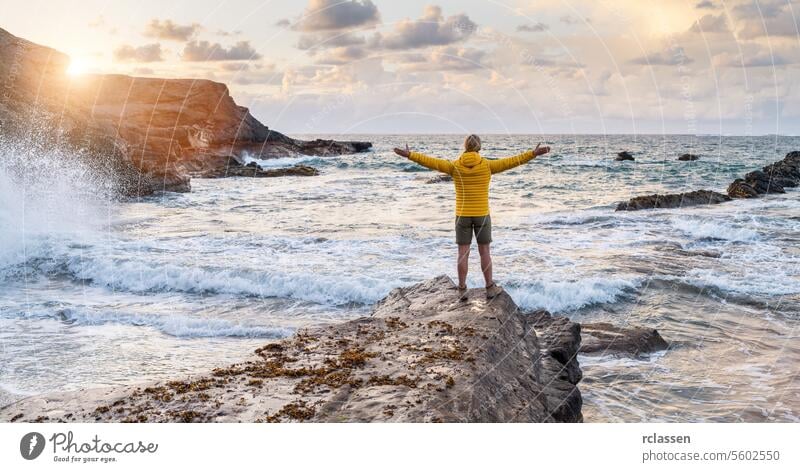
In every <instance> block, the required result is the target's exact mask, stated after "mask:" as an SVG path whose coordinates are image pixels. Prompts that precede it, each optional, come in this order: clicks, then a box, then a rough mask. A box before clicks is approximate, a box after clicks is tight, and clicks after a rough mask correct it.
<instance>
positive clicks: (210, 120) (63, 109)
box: [0, 29, 372, 196]
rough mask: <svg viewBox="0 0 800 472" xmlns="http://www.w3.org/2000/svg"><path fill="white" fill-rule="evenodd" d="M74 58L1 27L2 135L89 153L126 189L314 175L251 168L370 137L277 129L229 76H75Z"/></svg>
mask: <svg viewBox="0 0 800 472" xmlns="http://www.w3.org/2000/svg"><path fill="white" fill-rule="evenodd" d="M69 62H70V59H69V57H68V56H66V55H65V54H62V53H60V52H58V51H56V50H54V49H51V48H48V47H44V46H40V45H38V44H34V43H32V42H30V41H27V40H25V39H22V38H18V37H16V36H14V35H12V34H11V33H9V32H7V31H5V30H3V29H0V88H2V90H3V93H2V94H0V138H2V139H5V140H15V141H21V142H23V143H26V146H31V143H35V144H36V145H37V146H39V147H47V146H51V147H53V148H57V149H62V150H67V149H68V150H72V151H73V154H74V155H75V156H76V157H78V158H84V159H92V160H93V166H92V167H93V168H94V169H96V171H97V172H105V173H106V174H107V177H108V178H109V179H114V180H115V181H116V182H117V183H118V189H119V192H120V193H121V194H123V195H127V196H143V195H149V194H152V193H153V192H156V191H176V192H187V191H190V189H191V185H190V179H191V177H192V176H195V177H197V176H200V177H205V178H216V177H229V176H252V177H275V176H284V175H300V176H309V175H316V173H317V172H316V170H314V171H313V172H311V171H309V170H308V169H306V168H304V169H291V168H290V169H286V170H282V169H277V170H264V169H261V168H260V167H258V165H257V164H252V165H251V166H250V167H247V166H246V164H247V162H245V156H249V157H251V158H254V159H269V158H275V157H287V156H296V155H310V156H333V155H340V154H350V153H357V152H364V151H367V150H369V149H370V147H371V146H372V144H371V143H369V142H359V141H333V140H323V139H317V140H313V141H304V140H299V139H293V138H290V137H288V136H286V135H284V134H282V133H279V132H277V131H275V130H271V129H269V128H267V127H266V126H264V125H263V124H262V123H261V122H259V121H258V120H257V119H256V118H255V117H253V116H252V115H251V114H250V112H249V111H248V109H247V108H245V107H242V106H239V105H237V104H236V103H235V102H234V100H233V98H232V97H231V96H230V93H229V91H228V87H227V86H226V85H225V84H222V83H218V82H213V81H210V80H194V79H160V78H141V77H130V76H125V75H117V74H102V75H100V74H89V75H84V76H80V77H77V78H76V77H70V76H69V75H68V74H67V73H66V70H67V67H68V66H69Z"/></svg>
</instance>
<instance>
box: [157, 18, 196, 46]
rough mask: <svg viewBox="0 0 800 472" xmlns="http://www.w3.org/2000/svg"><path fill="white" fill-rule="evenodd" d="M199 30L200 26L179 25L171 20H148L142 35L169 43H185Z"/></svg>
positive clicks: (194, 24)
mask: <svg viewBox="0 0 800 472" xmlns="http://www.w3.org/2000/svg"><path fill="white" fill-rule="evenodd" d="M199 30H200V25H199V24H197V23H192V24H190V25H179V24H176V23H173V22H172V20H164V21H161V20H158V19H153V20H150V23H148V24H147V27H146V28H145V30H144V35H145V36H148V37H151V38H158V39H166V40H169V41H186V40H188V39H189V38H191V37H193V36H194V35H195V34H197V32H198V31H199Z"/></svg>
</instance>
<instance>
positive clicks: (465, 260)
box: [458, 244, 469, 287]
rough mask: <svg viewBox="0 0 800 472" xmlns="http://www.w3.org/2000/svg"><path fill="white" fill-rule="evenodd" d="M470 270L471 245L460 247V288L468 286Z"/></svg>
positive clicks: (460, 245) (461, 245)
mask: <svg viewBox="0 0 800 472" xmlns="http://www.w3.org/2000/svg"><path fill="white" fill-rule="evenodd" d="M468 270H469V244H459V245H458V286H459V287H466V286H467V271H468Z"/></svg>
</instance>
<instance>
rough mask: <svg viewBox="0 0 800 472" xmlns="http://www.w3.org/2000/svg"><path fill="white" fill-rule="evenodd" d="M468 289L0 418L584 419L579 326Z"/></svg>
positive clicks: (430, 288) (36, 400)
mask: <svg viewBox="0 0 800 472" xmlns="http://www.w3.org/2000/svg"><path fill="white" fill-rule="evenodd" d="M468 295H469V298H468V299H467V300H466V301H459V299H458V296H457V292H456V287H455V285H454V284H453V282H452V281H451V280H450V279H449V278H448V277H445V276H440V277H437V278H435V279H432V280H429V281H427V282H424V283H420V284H417V285H414V286H411V287H407V288H399V289H395V290H394V291H392V292H391V293H390V294H389V295H388V296H387V297H386V298H385V299H383V300H382V301H380V302H379V303H377V304H376V306H375V308H374V311H373V313H372V315H371V316H369V317H364V318H359V319H355V320H352V321H348V322H344V323H339V324H334V325H330V326H323V327H319V328H315V329H310V330H307V331H303V332H300V333H297V334H296V335H295V336H293V337H291V338H288V339H285V340H282V341H280V342H274V343H270V344H267V345H265V346H263V347H261V348H259V349H257V350H256V352H255V354H254V355H253V356H252V357H250V358H249V359H247V360H245V361H243V362H241V363H238V364H234V365H230V366H227V367H224V368H219V369H215V370H213V371H211V372H209V373H208V374H206V375H202V376H198V377H193V378H185V379H175V380H173V381H169V382H163V383H157V384H150V385H139V386H129V387H118V388H110V389H94V390H83V391H79V392H67V393H59V394H51V395H45V396H39V397H32V398H29V399H25V400H22V401H19V402H17V403H14V404H12V405H9V406H7V407H5V408H3V409H0V421H4V422H8V421H29V422H30V421H70V422H71V421H78V422H82V421H101V422H116V421H137V422H144V421H147V422H161V421H167V422H193V421H202V422H235V421H244V422H260V421H269V422H285V421H316V422H340V421H348V422H376V421H397V422H423V421H424V422H440V421H444V422H576V421H582V415H581V404H582V402H581V395H580V391H579V390H578V387H577V383H578V382H579V381H580V379H581V371H580V368H579V366H578V363H577V360H576V356H577V353H578V349H579V346H580V326H579V325H578V324H576V323H573V322H570V321H569V320H568V319H566V318H562V317H554V316H552V315H550V314H549V313H547V312H544V311H540V312H535V313H523V312H522V311H521V310H520V309H519V308H518V307H517V306H516V305H515V304H514V301H513V300H512V299H511V297H509V296H508V295H507V294H505V293H503V294H501V295H500V296H498V297H497V298H495V299H494V300H492V301H487V300H486V298H485V296H484V291H483V290H481V289H473V290H470V291H469V292H468Z"/></svg>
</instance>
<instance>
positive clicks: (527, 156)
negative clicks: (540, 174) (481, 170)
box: [487, 145, 550, 174]
mask: <svg viewBox="0 0 800 472" xmlns="http://www.w3.org/2000/svg"><path fill="white" fill-rule="evenodd" d="M548 152H550V147H549V146H545V147H539V146H538V145H537V146H536V149H533V150H529V151H525V152H523V153H522V154H518V155H516V156H511V157H506V158H504V159H494V160H492V159H487V161H488V162H489V169H490V170H491V171H492V174H497V173H499V172H503V171H506V170H509V169H513V168H514V167H517V166H521V165H522V164H525V163H528V162H530V161H531V160H532V159H533V158H535V157H537V156H541V155H542V154H547V153H548Z"/></svg>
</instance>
